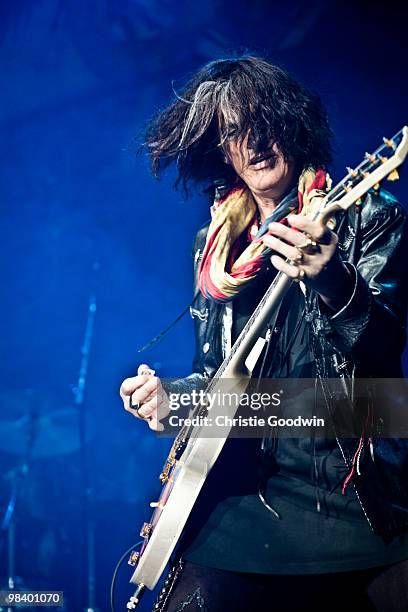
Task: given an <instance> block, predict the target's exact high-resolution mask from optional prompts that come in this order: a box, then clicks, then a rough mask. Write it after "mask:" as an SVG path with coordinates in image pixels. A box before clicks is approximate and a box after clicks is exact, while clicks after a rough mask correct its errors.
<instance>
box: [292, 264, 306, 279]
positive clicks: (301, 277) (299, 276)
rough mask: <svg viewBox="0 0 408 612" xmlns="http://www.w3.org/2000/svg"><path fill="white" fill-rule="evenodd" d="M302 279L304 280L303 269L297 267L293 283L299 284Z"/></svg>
mask: <svg viewBox="0 0 408 612" xmlns="http://www.w3.org/2000/svg"><path fill="white" fill-rule="evenodd" d="M304 278H305V271H304V269H303V268H299V267H298V275H297V276H296V278H294V279H293V280H294V281H295V283H300V281H302V280H303V279H304Z"/></svg>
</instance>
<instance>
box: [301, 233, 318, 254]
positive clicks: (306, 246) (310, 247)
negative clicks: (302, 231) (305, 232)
mask: <svg viewBox="0 0 408 612" xmlns="http://www.w3.org/2000/svg"><path fill="white" fill-rule="evenodd" d="M296 248H297V249H298V251H301V252H302V253H306V254H307V255H313V254H314V253H318V252H319V251H320V245H319V243H318V242H316V240H313V238H311V237H310V236H308V238H307V239H306V240H305V242H303V243H302V244H298V245H297V247H296Z"/></svg>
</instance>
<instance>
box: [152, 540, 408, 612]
mask: <svg viewBox="0 0 408 612" xmlns="http://www.w3.org/2000/svg"><path fill="white" fill-rule="evenodd" d="M243 554H245V551H243ZM153 610H154V611H155V612H183V611H185V612H258V611H263V610H265V611H270V612H340V611H341V612H349V611H350V610H358V612H407V611H408V561H403V562H401V563H397V564H395V565H392V566H387V567H377V568H372V569H368V570H360V571H354V572H340V573H333V574H311V575H290V576H289V575H277V574H248V573H245V574H244V573H239V572H229V571H226V570H219V569H214V568H210V567H204V566H200V565H196V564H194V563H190V562H189V561H184V560H180V561H179V562H178V563H177V564H176V565H175V566H174V568H173V569H172V572H171V573H170V574H169V576H168V577H167V580H166V584H165V585H164V587H163V585H162V591H161V593H160V596H159V599H158V601H157V603H156V605H155V607H153Z"/></svg>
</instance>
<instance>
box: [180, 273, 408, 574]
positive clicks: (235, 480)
mask: <svg viewBox="0 0 408 612" xmlns="http://www.w3.org/2000/svg"><path fill="white" fill-rule="evenodd" d="M271 275H272V272H271V271H269V272H268V271H266V272H265V273H264V274H260V275H259V278H257V279H256V281H255V282H254V284H253V286H251V291H245V292H243V293H242V294H240V295H239V296H238V297H237V298H236V299H235V300H234V303H233V328H232V335H233V340H235V339H236V337H237V336H238V335H239V333H240V331H241V330H242V328H243V326H244V325H245V323H246V321H247V320H248V318H249V317H250V315H251V314H252V312H253V310H254V308H255V306H256V304H257V303H258V301H259V299H260V298H261V296H262V295H263V294H264V292H265V290H266V288H267V286H268V284H269V283H270V282H271V280H272V276H271ZM286 303H287V304H288V309H287V313H284V314H285V317H284V324H283V325H282V329H281V330H277V331H279V339H278V341H277V342H276V343H275V346H274V350H273V353H272V354H271V355H270V356H269V359H268V362H267V364H266V366H267V369H266V372H265V374H266V375H267V376H270V377H287V376H289V375H290V376H291V377H296V378H314V377H315V371H314V359H313V355H312V353H311V350H310V338H309V328H308V325H307V323H306V318H305V316H304V314H305V313H304V296H303V293H302V290H301V287H300V285H297V284H294V285H293V286H292V289H291V291H290V294H289V295H288V296H287V298H286ZM314 407H315V394H314V392H312V393H309V394H308V393H306V394H303V395H302V396H301V397H300V396H298V397H296V398H294V400H293V401H292V402H286V403H285V416H288V415H291V414H292V413H293V415H294V416H296V415H298V414H299V411H300V410H301V413H302V414H306V413H308V412H309V413H310V414H313V411H314ZM261 445H262V447H263V449H261ZM347 472H348V469H347V467H346V466H345V463H344V461H343V459H342V456H341V451H340V449H339V447H338V445H337V443H336V440H335V439H329V438H320V437H316V436H315V435H314V431H312V430H311V435H310V437H306V438H305V437H303V438H276V437H271V438H268V439H266V440H264V441H263V443H262V441H261V440H259V439H229V440H227V442H226V444H225V446H224V449H223V451H222V453H221V455H220V457H219V459H218V461H217V463H216V464H215V466H214V467H213V469H212V471H211V473H210V475H209V477H208V479H207V481H206V483H205V485H204V488H203V490H202V492H201V494H200V497H199V499H198V501H197V504H196V506H195V507H194V510H193V513H192V515H191V517H190V519H189V522H188V524H187V528H186V530H185V535H184V538H183V540H182V543H181V554H182V555H183V556H184V558H186V559H188V560H189V561H192V562H194V563H198V564H201V565H205V566H210V567H216V568H219V569H226V570H232V571H240V572H256V573H273V574H308V573H327V572H340V571H352V570H357V569H366V568H369V567H375V566H379V565H388V564H391V563H394V562H397V561H401V560H403V559H406V558H408V541H407V539H406V537H399V538H396V539H394V540H392V542H391V543H389V544H388V545H386V544H385V543H384V541H383V540H382V539H381V538H380V537H379V536H377V535H375V534H374V533H373V532H372V531H371V528H370V526H369V524H368V522H367V519H366V518H365V516H364V514H363V510H362V508H361V505H360V503H359V501H358V499H357V497H356V493H355V490H354V488H353V486H352V485H351V484H350V485H349V486H348V487H347V489H346V491H345V494H342V486H343V482H344V480H345V478H346V476H347Z"/></svg>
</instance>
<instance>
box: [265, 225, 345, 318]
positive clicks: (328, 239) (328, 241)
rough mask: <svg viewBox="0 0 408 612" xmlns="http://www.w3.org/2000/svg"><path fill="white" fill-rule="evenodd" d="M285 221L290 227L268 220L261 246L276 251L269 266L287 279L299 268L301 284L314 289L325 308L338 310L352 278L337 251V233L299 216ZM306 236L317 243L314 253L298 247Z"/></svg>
mask: <svg viewBox="0 0 408 612" xmlns="http://www.w3.org/2000/svg"><path fill="white" fill-rule="evenodd" d="M288 222H289V223H290V225H291V227H287V226H285V225H283V224H282V223H271V224H270V225H269V231H268V234H265V235H264V236H263V237H262V241H263V243H264V244H265V245H267V246H268V247H270V248H271V249H272V250H273V251H275V252H276V253H279V255H272V257H271V262H272V265H273V266H274V267H275V268H276V269H277V270H279V271H280V272H284V273H285V274H287V275H288V276H290V277H291V278H299V270H303V272H304V276H303V278H302V280H303V282H304V283H305V285H307V286H308V287H310V288H311V289H313V290H314V291H316V292H317V293H318V294H319V295H320V297H321V299H322V300H323V301H324V302H325V304H326V305H327V306H329V308H331V309H332V310H334V311H336V310H339V309H340V308H341V307H342V306H344V305H345V304H346V303H347V301H348V300H349V299H350V297H351V293H352V277H351V275H350V272H349V271H348V269H347V267H346V266H345V265H344V263H343V262H342V260H341V257H340V254H339V252H338V249H337V243H338V238H337V235H336V234H335V233H334V232H332V231H330V230H329V229H328V228H325V227H322V226H321V224H320V223H319V222H318V221H312V220H311V219H309V218H308V217H305V216H303V215H290V216H289V217H288ZM293 228H294V229H293ZM297 230H298V231H297ZM308 238H309V239H311V240H314V241H315V242H316V243H317V246H316V249H315V252H310V253H308V252H306V250H305V249H303V250H302V249H301V248H300V247H302V245H305V244H306V241H307V240H308ZM280 255H282V257H280ZM286 259H288V260H290V261H291V262H292V263H289V262H288V261H286Z"/></svg>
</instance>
